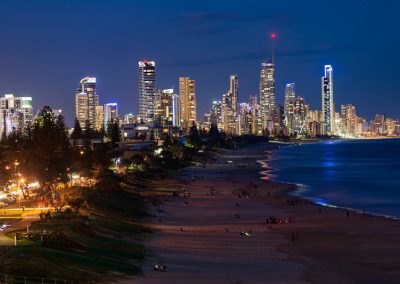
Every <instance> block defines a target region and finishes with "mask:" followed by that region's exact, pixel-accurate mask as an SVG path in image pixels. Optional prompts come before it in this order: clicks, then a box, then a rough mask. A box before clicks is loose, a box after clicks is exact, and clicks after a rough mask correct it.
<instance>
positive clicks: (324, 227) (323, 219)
mask: <svg viewBox="0 0 400 284" xmlns="http://www.w3.org/2000/svg"><path fill="white" fill-rule="evenodd" d="M269 150H271V146H268V145H256V146H251V147H248V148H243V149H240V150H235V151H222V152H220V156H219V157H218V158H217V159H215V160H213V161H212V162H210V163H209V164H207V165H206V167H205V168H203V167H191V168H187V169H185V170H184V171H182V175H181V177H180V179H181V181H182V182H181V187H182V188H185V189H186V190H187V193H186V196H187V197H166V198H162V199H161V200H160V201H161V204H160V205H155V206H152V207H151V210H152V212H153V213H154V214H156V215H157V217H156V218H152V219H151V220H152V223H151V224H150V226H151V227H152V228H154V229H155V230H156V231H157V232H156V233H154V234H152V235H150V236H149V239H148V240H147V241H146V242H145V245H146V247H147V248H148V249H149V250H151V251H152V252H154V256H153V257H151V258H149V259H148V261H147V263H146V264H145V267H144V276H142V277H139V278H135V279H130V280H129V279H128V280H124V281H121V282H120V283H243V284H244V283H310V282H311V283H399V282H400V222H398V221H393V220H390V219H385V218H381V217H374V216H369V215H363V214H360V213H353V212H347V211H346V210H341V209H333V208H327V207H321V206H317V205H314V204H311V203H310V202H307V201H303V200H298V199H294V198H290V197H285V195H284V192H285V191H287V190H288V185H284V184H277V183H273V182H270V181H265V180H261V179H260V174H259V171H261V170H262V169H261V167H260V165H259V163H258V162H257V161H258V160H263V159H266V157H267V151H269ZM270 217H274V218H277V220H276V222H279V221H281V222H282V223H283V224H275V220H274V218H270ZM267 221H268V223H267ZM271 222H272V223H271ZM286 222H287V223H286ZM240 232H246V233H250V236H246V235H243V234H241V233H240ZM156 263H160V264H162V265H166V266H167V272H156V271H153V265H154V264H156Z"/></svg>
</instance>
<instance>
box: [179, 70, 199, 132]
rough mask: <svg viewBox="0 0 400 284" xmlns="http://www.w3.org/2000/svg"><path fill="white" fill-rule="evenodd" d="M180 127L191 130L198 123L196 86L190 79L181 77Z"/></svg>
mask: <svg viewBox="0 0 400 284" xmlns="http://www.w3.org/2000/svg"><path fill="white" fill-rule="evenodd" d="M179 101H180V110H181V111H180V126H181V127H183V128H189V127H190V125H191V124H192V122H196V84H195V80H191V79H190V78H189V77H179Z"/></svg>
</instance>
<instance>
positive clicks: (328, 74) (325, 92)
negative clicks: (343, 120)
mask: <svg viewBox="0 0 400 284" xmlns="http://www.w3.org/2000/svg"><path fill="white" fill-rule="evenodd" d="M324 71H325V74H324V77H322V78H321V85H322V113H323V119H324V128H325V129H324V133H325V134H333V133H334V132H335V120H334V115H335V104H334V102H333V69H332V66H331V65H325V67H324Z"/></svg>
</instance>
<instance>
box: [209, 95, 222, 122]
mask: <svg viewBox="0 0 400 284" xmlns="http://www.w3.org/2000/svg"><path fill="white" fill-rule="evenodd" d="M221 104H222V103H221V101H213V102H212V104H211V123H212V124H215V125H216V126H217V127H218V128H223V126H222V113H221Z"/></svg>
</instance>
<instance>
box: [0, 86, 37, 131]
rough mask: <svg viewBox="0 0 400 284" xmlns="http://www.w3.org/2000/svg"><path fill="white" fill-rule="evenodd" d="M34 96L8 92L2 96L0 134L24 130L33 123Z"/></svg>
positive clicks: (0, 100) (0, 101) (0, 103)
mask: <svg viewBox="0 0 400 284" xmlns="http://www.w3.org/2000/svg"><path fill="white" fill-rule="evenodd" d="M32 119H33V112H32V98H31V97H16V96H14V95H13V94H6V95H4V97H2V98H0V134H1V135H0V136H2V134H6V135H8V134H9V133H10V132H11V131H14V130H15V131H22V130H23V129H24V128H25V127H26V126H27V125H28V124H30V123H32Z"/></svg>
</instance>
